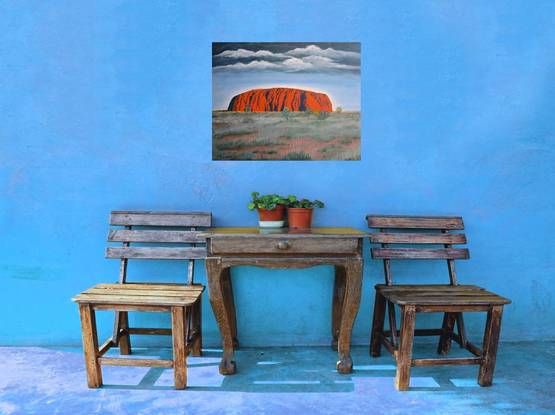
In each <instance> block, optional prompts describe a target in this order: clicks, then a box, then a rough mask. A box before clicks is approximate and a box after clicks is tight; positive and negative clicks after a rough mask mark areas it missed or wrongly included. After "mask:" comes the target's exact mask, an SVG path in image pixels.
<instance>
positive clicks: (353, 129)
mask: <svg viewBox="0 0 555 415" xmlns="http://www.w3.org/2000/svg"><path fill="white" fill-rule="evenodd" d="M212 106H213V108H212V159H213V160H360V43H353V42H350V43H339V42H333V43H330V42H326V43H323V42H322V43H314V42H312V43H301V42H292V43H283V42H282V43H268V42H264V43H213V44H212Z"/></svg>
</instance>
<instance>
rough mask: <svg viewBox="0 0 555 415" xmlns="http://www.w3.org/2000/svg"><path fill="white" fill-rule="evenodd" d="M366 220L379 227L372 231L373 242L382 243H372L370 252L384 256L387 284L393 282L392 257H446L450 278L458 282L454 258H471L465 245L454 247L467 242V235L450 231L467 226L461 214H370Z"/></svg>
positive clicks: (454, 282)
mask: <svg viewBox="0 0 555 415" xmlns="http://www.w3.org/2000/svg"><path fill="white" fill-rule="evenodd" d="M366 220H367V221H368V227H369V228H374V229H379V232H375V233H371V234H370V242H371V243H378V244H381V246H380V247H379V248H376V247H372V248H371V254H372V258H375V259H383V261H384V274H385V281H386V284H388V285H391V284H392V275H391V266H390V260H392V259H444V260H447V265H448V270H449V278H450V282H451V284H453V285H457V284H458V281H457V275H456V272H455V262H454V261H455V260H456V259H468V258H469V252H468V249H466V248H453V245H462V244H465V243H466V236H465V235H464V234H463V233H449V232H451V231H454V230H456V231H458V230H463V229H464V222H463V219H462V218H461V217H460V216H383V215H367V216H366ZM391 245H393V246H391ZM407 245H408V247H407ZM434 245H441V247H439V248H438V247H437V246H436V247H434Z"/></svg>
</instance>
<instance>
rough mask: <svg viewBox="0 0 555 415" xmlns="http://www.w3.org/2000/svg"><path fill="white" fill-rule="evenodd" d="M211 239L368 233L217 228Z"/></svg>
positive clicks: (211, 231)
mask: <svg viewBox="0 0 555 415" xmlns="http://www.w3.org/2000/svg"><path fill="white" fill-rule="evenodd" d="M206 236H207V237H209V238H218V239H222V238H262V239H274V238H283V237H287V238H289V239H296V238H300V239H303V238H307V237H309V238H324V239H330V238H332V239H333V238H365V237H368V233H366V232H363V231H361V230H358V229H355V228H333V227H325V228H310V229H289V228H280V229H261V228H258V227H221V228H219V227H215V228H210V229H207V230H206Z"/></svg>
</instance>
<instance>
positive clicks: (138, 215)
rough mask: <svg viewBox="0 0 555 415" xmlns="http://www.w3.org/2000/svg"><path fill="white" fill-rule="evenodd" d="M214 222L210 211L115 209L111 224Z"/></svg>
mask: <svg viewBox="0 0 555 415" xmlns="http://www.w3.org/2000/svg"><path fill="white" fill-rule="evenodd" d="M211 224H212V214H211V213H209V212H159V211H123V210H121V211H113V212H112V213H111V215H110V225H114V226H175V227H179V226H183V227H191V226H202V227H205V226H206V227H208V226H210V225H211Z"/></svg>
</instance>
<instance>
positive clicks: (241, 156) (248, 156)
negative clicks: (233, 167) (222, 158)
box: [232, 151, 255, 160]
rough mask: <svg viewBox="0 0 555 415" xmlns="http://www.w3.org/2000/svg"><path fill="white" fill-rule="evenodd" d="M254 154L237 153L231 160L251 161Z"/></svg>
mask: <svg viewBox="0 0 555 415" xmlns="http://www.w3.org/2000/svg"><path fill="white" fill-rule="evenodd" d="M254 156H255V154H254V153H252V152H250V151H248V152H245V153H239V154H236V155H234V156H233V157H232V158H233V160H252V159H253V158H254Z"/></svg>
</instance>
